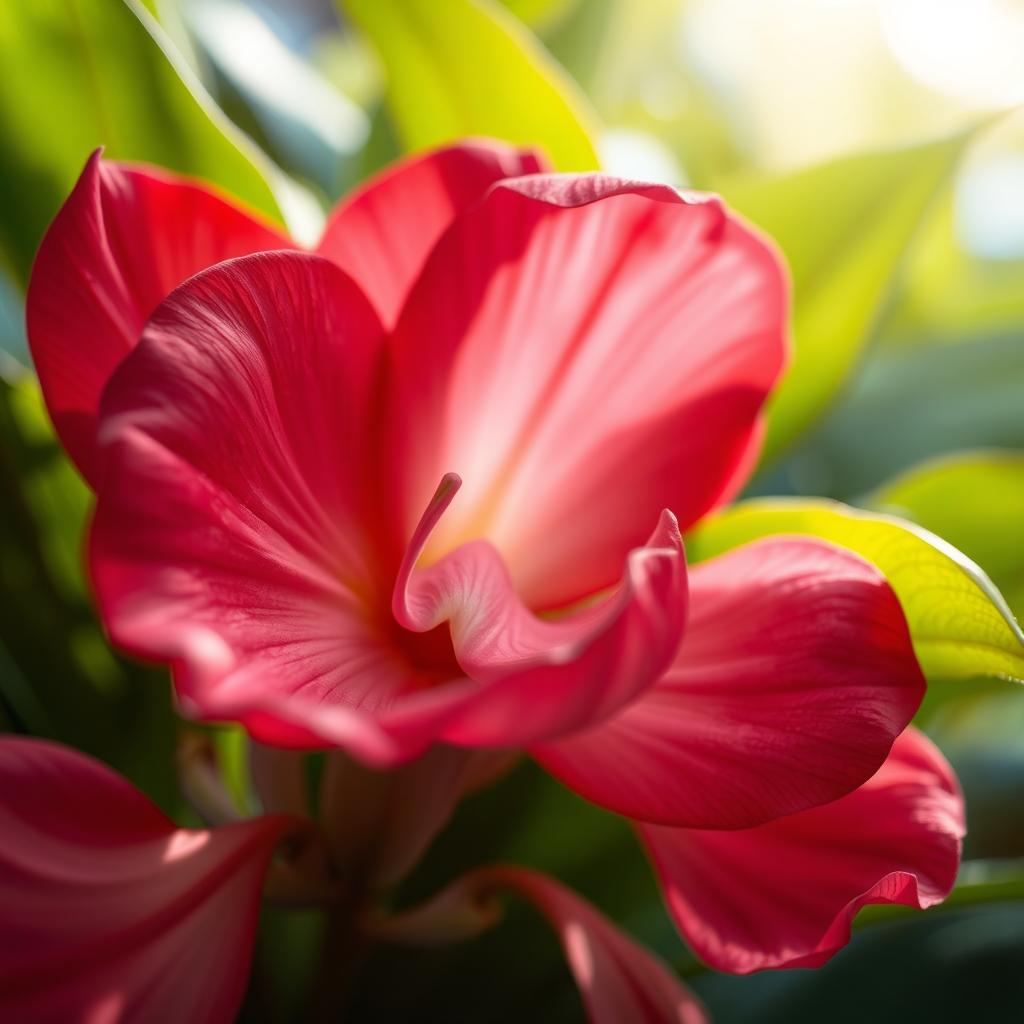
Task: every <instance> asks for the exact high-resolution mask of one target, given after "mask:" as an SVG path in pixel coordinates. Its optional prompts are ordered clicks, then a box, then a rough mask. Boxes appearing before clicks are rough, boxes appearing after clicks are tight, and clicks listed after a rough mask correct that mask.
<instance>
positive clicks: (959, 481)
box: [868, 451, 1024, 616]
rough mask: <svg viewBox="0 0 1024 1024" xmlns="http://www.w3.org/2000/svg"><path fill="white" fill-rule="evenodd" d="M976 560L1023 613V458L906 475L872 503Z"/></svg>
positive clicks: (937, 463) (939, 463)
mask: <svg viewBox="0 0 1024 1024" xmlns="http://www.w3.org/2000/svg"><path fill="white" fill-rule="evenodd" d="M868 500H869V502H870V504H871V505H872V506H874V507H875V508H878V509H880V510H882V511H885V512H890V513H892V514H894V515H899V516H903V517H905V518H907V519H912V520H913V521H914V522H915V523H918V524H920V525H921V526H923V527H925V528H926V529H928V530H931V531H932V532H933V533H937V534H938V535H939V536H940V537H943V538H944V539H945V540H947V541H949V543H950V544H953V545H954V546H955V547H957V548H959V549H960V550H961V551H963V552H964V554H965V555H967V556H968V557H969V558H972V559H974V561H976V562H977V563H978V564H979V565H980V566H982V568H984V569H985V571H986V572H987V573H988V574H989V575H990V576H991V577H992V579H993V581H994V582H995V583H996V584H997V585H998V586H999V589H1000V590H1001V591H1002V593H1003V594H1004V595H1006V597H1007V600H1008V601H1009V603H1010V606H1011V607H1012V608H1013V609H1014V611H1015V612H1016V613H1017V614H1018V616H1019V615H1020V614H1021V613H1022V612H1024V543H1021V529H1022V524H1024V454H1020V453H1017V452H1001V451H991V452H968V453H959V454H956V455H950V456H946V457H944V458H940V459H936V460H934V461H931V462H928V463H925V464H923V465H920V466H917V467H914V468H913V469H910V470H908V471H907V472H906V473H904V474H903V475H902V476H899V477H897V478H896V479H895V480H892V481H890V482H889V483H888V484H886V485H884V486H883V487H881V488H880V489H879V490H878V491H876V492H875V493H874V494H873V495H872V496H871V497H870V498H869V499H868Z"/></svg>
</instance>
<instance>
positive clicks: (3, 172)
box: [0, 0, 283, 281]
mask: <svg viewBox="0 0 1024 1024" xmlns="http://www.w3.org/2000/svg"><path fill="white" fill-rule="evenodd" d="M0 67H2V68H3V73H2V74H0V124H2V125H3V147H2V148H0V191H2V192H3V194H4V195H5V196H7V197H8V201H7V202H6V203H5V206H4V214H3V217H0V261H3V262H6V263H8V264H9V266H10V268H11V270H12V272H13V273H14V274H15V276H16V277H18V278H19V279H20V280H21V281H24V280H25V279H26V277H27V274H28V269H29V266H30V264H31V261H32V257H33V255H34V253H35V250H36V247H37V245H38V244H39V240H40V238H41V237H42V234H43V231H44V230H45V228H46V225H47V223H48V222H49V220H50V219H51V218H52V217H53V215H54V213H56V211H57V209H58V208H59V206H60V204H61V202H63V200H64V198H65V197H66V196H67V194H68V191H69V190H70V188H71V186H72V184H73V183H74V181H75V179H76V178H77V176H78V174H79V173H80V171H81V170H82V167H83V165H84V164H85V161H86V158H87V157H88V156H89V154H90V152H92V150H94V149H96V147H97V146H101V145H102V146H105V147H106V153H107V155H108V156H110V157H113V158H117V159H124V160H140V161H149V162H152V163H155V164H159V165H160V166H162V167H166V168H169V169H171V170H175V171H179V172H182V173H185V174H192V175H196V176H198V177H201V178H204V179H206V180H208V181H211V182H213V183H215V184H216V185H219V186H220V187H221V188H223V189H225V190H227V191H228V192H230V193H232V194H233V195H235V196H237V197H238V198H239V199H241V200H243V201H244V202H247V203H249V204H250V205H251V206H253V207H255V208H256V209H257V210H259V211H260V212H262V213H264V214H266V215H268V216H270V217H272V218H279V216H280V214H279V204H278V201H277V199H276V198H275V192H274V189H273V188H272V187H271V184H270V182H271V181H273V182H274V187H275V188H277V187H279V186H282V184H283V181H282V179H281V177H280V172H278V171H277V170H276V169H275V168H274V167H273V166H272V165H271V164H270V163H269V161H267V160H266V158H265V157H263V156H262V155H261V154H260V153H259V151H258V150H257V149H256V147H255V146H254V145H252V143H251V142H250V141H249V140H248V139H247V138H246V137H245V136H243V135H242V134H241V133H240V132H239V131H238V130H237V129H235V128H234V127H233V126H232V125H231V124H230V122H229V121H228V120H227V118H225V117H224V115H223V114H222V113H221V112H220V111H219V110H218V109H217V107H216V106H215V105H214V103H213V101H212V100H211V99H210V97H209V96H208V95H207V94H206V92H205V91H204V90H203V88H202V86H201V85H200V84H199V82H198V81H197V80H196V79H195V77H194V76H193V75H192V73H191V71H190V70H189V69H188V67H187V65H186V64H185V62H184V61H183V60H182V59H181V58H180V56H179V55H178V54H177V52H176V51H175V50H174V48H173V46H172V45H171V44H170V43H169V42H168V40H167V38H166V36H165V35H164V33H163V31H162V29H161V28H160V27H159V25H157V23H156V22H155V21H154V19H153V18H152V16H151V15H150V14H149V12H148V11H147V10H145V9H144V8H143V7H142V6H141V4H139V3H137V2H135V0H32V2H31V3H21V2H17V3H4V4H0ZM13 197H17V199H16V201H15V200H14V198H13Z"/></svg>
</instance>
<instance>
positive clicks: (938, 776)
mask: <svg viewBox="0 0 1024 1024" xmlns="http://www.w3.org/2000/svg"><path fill="white" fill-rule="evenodd" d="M640 833H641V836H642V838H643V840H644V841H645V842H646V844H647V846H648V848H649V850H650V852H651V856H652V858H653V860H654V865H655V868H656V870H657V873H658V876H659V878H660V880H661V884H662V887H663V889H664V892H665V898H666V901H667V903H668V907H669V911H670V913H671V914H672V916H673V918H674V919H675V921H676V924H677V925H678V926H679V929H680V931H682V933H683V935H684V936H685V937H686V939H687V941H688V942H689V943H690V945H691V946H692V947H693V948H694V950H695V952H697V953H698V955H700V956H701V957H702V958H703V959H704V960H706V961H707V962H708V963H709V964H711V965H712V966H713V967H715V968H717V969H719V970H724V971H733V972H736V973H741V974H745V973H748V972H749V971H756V970H759V969H761V968H765V967H817V966H819V965H820V964H823V963H824V962H825V961H826V960H828V959H829V957H831V956H832V955H833V954H834V953H835V952H836V951H837V950H839V949H841V948H842V947H843V946H844V945H846V943H847V942H848V941H849V939H850V925H851V922H852V921H853V918H854V916H855V915H856V913H857V911H858V910H859V909H860V908H861V907H863V906H866V905H867V904H870V903H902V904H904V905H905V906H909V907H918V908H922V909H923V908H924V907H929V906H932V905H933V904H935V903H939V902H941V901H942V900H943V899H945V897H946V896H947V895H948V894H949V892H950V890H951V889H952V887H953V883H954V881H955V879H956V872H957V867H958V865H959V861H960V841H961V838H962V836H963V834H964V807H963V799H962V797H961V795H960V789H959V786H958V785H957V781H956V778H955V776H954V775H953V772H952V769H951V768H950V767H949V765H948V764H947V763H946V761H945V759H944V758H943V757H942V755H941V754H940V753H939V751H938V750H937V749H936V748H935V746H934V745H933V744H932V743H931V742H930V741H929V740H927V739H926V738H925V737H924V736H923V735H921V733H919V732H917V731H916V730H913V729H909V730H907V732H905V733H904V734H903V735H902V736H901V737H900V738H899V739H898V740H897V741H896V743H895V745H894V747H893V750H892V753H891V754H890V755H889V758H888V760H887V761H886V762H885V764H884V765H883V766H882V768H881V769H880V770H879V771H878V773H877V774H876V775H875V776H874V777H873V778H871V779H870V780H869V781H868V782H866V783H864V785H863V786H861V787H860V788H859V789H857V790H856V791H854V792H853V793H851V794H849V795H848V796H845V797H843V798H842V799H841V800H836V801H835V802H834V803H830V804H826V805H825V806H824V807H816V808H815V809H814V810H810V811H804V812H803V813H802V814H793V815H790V816H788V817H785V818H779V819H778V820H776V821H772V822H769V823H768V824H767V825H762V826H760V827H759V828H753V829H744V830H741V831H733V832H706V831H695V830H689V829H670V828H664V827H662V826H654V825H642V826H640Z"/></svg>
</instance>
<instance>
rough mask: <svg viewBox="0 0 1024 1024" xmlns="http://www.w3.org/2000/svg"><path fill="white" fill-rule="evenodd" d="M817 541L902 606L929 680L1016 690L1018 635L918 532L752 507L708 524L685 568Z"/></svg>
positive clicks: (801, 506) (1020, 673) (956, 555)
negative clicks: (877, 576) (885, 584)
mask: <svg viewBox="0 0 1024 1024" xmlns="http://www.w3.org/2000/svg"><path fill="white" fill-rule="evenodd" d="M778 533H790V534H793V533H799V534H809V535H810V536H813V537H820V538H821V539H822V540H826V541H831V542H832V543H834V544H838V545H840V546H842V547H845V548H848V549H850V550H851V551H854V552H856V553H857V554H858V555H861V556H862V557H863V558H865V559H867V561H869V562H872V563H873V564H874V565H876V566H877V567H878V568H879V569H880V570H881V571H882V572H883V573H884V574H885V576H886V578H887V579H888V580H889V583H890V584H891V586H892V588H893V590H895V592H896V595H897V596H898V597H899V599H900V603H901V604H902V606H903V611H904V614H905V615H906V617H907V622H908V624H909V626H910V633H911V636H912V637H913V641H914V650H915V651H916V652H917V656H918V659H919V660H920V662H921V667H922V668H923V669H924V672H925V675H927V676H928V678H929V679H945V680H955V679H978V678H984V677H990V678H994V679H1006V680H1012V681H1014V682H1024V632H1021V628H1020V626H1019V625H1018V624H1017V621H1016V619H1015V618H1014V617H1013V613H1012V612H1011V611H1010V609H1009V608H1008V607H1007V604H1006V602H1005V600H1004V599H1003V597H1002V595H1001V594H1000V593H999V591H998V590H997V589H996V587H995V585H994V584H993V583H992V581H991V580H990V579H989V578H988V576H986V575H985V573H984V571H983V570H982V569H981V568H980V567H979V566H978V565H976V564H975V563H974V562H972V561H971V560H970V559H969V558H968V557H967V556H966V555H964V554H962V553H961V552H959V551H957V549H956V548H954V547H953V546H952V545H950V544H948V543H947V542H946V541H944V540H942V539H941V538H939V537H936V536H935V535H934V534H931V533H929V532H928V531H927V530H924V529H922V528H921V527H919V526H916V525H914V524H912V523H908V522H905V521H903V520H900V519H896V518H894V517H891V516H886V515H882V514H879V513H870V512H862V511H860V510H858V509H854V508H851V507H849V506H846V505H842V504H840V503H838V502H829V501H814V500H803V499H760V500H754V501H748V502H742V503H740V504H738V505H734V506H732V507H731V508H728V509H725V510H724V511H722V512H720V513H718V514H716V515H713V516H711V517H709V518H708V519H707V520H705V522H704V523H703V524H702V525H701V526H699V527H698V528H697V530H696V531H695V532H694V534H693V535H692V536H690V537H689V538H687V553H688V555H689V557H690V558H691V560H694V561H700V560H702V559H705V558H710V557H712V556H714V555H716V554H720V553H721V552H723V551H727V550H729V549H730V548H734V547H736V546H737V545H739V544H745V543H747V542H748V541H752V540H755V539H757V538H759V537H764V536H766V535H769V534H778Z"/></svg>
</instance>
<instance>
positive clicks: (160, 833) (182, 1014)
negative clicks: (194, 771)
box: [0, 737, 294, 1024]
mask: <svg viewBox="0 0 1024 1024" xmlns="http://www.w3.org/2000/svg"><path fill="white" fill-rule="evenodd" d="M293 826H294V822H293V820H292V819H288V818H281V817H278V818H259V819H255V820H252V821H246V822H241V823H238V824H235V825H228V826H225V827H224V828H219V829H216V830H213V831H191V830H187V829H179V828H176V827H175V826H174V824H173V823H172V822H170V821H169V820H168V819H167V818H165V817H164V815H163V814H162V813H161V812H160V811H159V810H157V808H156V807H154V806H153V805H152V804H151V803H150V802H149V800H147V799H146V798H145V797H144V796H143V795H142V794H141V793H139V792H138V791H137V790H135V789H134V788H133V787H132V786H130V785H129V784H128V783H127V782H125V781H124V780H123V779H121V778H120V777H118V776H117V775H115V774H114V773H113V772H111V771H110V770H109V769H108V768H106V767H105V766H103V765H101V764H99V763H98V762H96V761H93V760H92V759H90V758H87V757H84V756H82V755H81V754H77V753H75V752H74V751H71V750H68V749H66V748H62V747H59V746H56V745H54V744H51V743H47V742H43V741H41V740H30V739H21V738H13V737H6V738H4V739H2V740H0V1017H3V1019H4V1020H11V1021H14V1020H17V1021H22V1022H24V1024H31V1022H37V1021H38V1022H40V1024H42V1022H44V1021H45V1022H49V1021H57V1020H61V1021H71V1020H74V1021H87V1022H90V1024H108V1022H113V1021H152V1020H181V1021H185V1020H187V1021H196V1022H197V1024H198V1022H203V1021H207V1022H209V1024H221V1022H222V1021H226V1020H232V1019H234V1014H235V1012H236V1010H237V1008H238V1003H239V1001H240V999H241V996H242V992H243V990H244V986H245V980H246V975H247V973H248V967H249V960H250V956H251V952H252V944H253V939H254V935H255V931H256V921H257V914H258V910H259V898H260V889H261V886H262V882H263V875H264V872H265V869H266V865H267V861H268V859H269V858H270V856H271V854H272V852H273V850H274V847H275V845H276V844H277V843H278V841H279V840H280V839H281V838H282V835H283V833H284V832H285V831H286V830H287V829H289V828H291V827H293Z"/></svg>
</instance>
